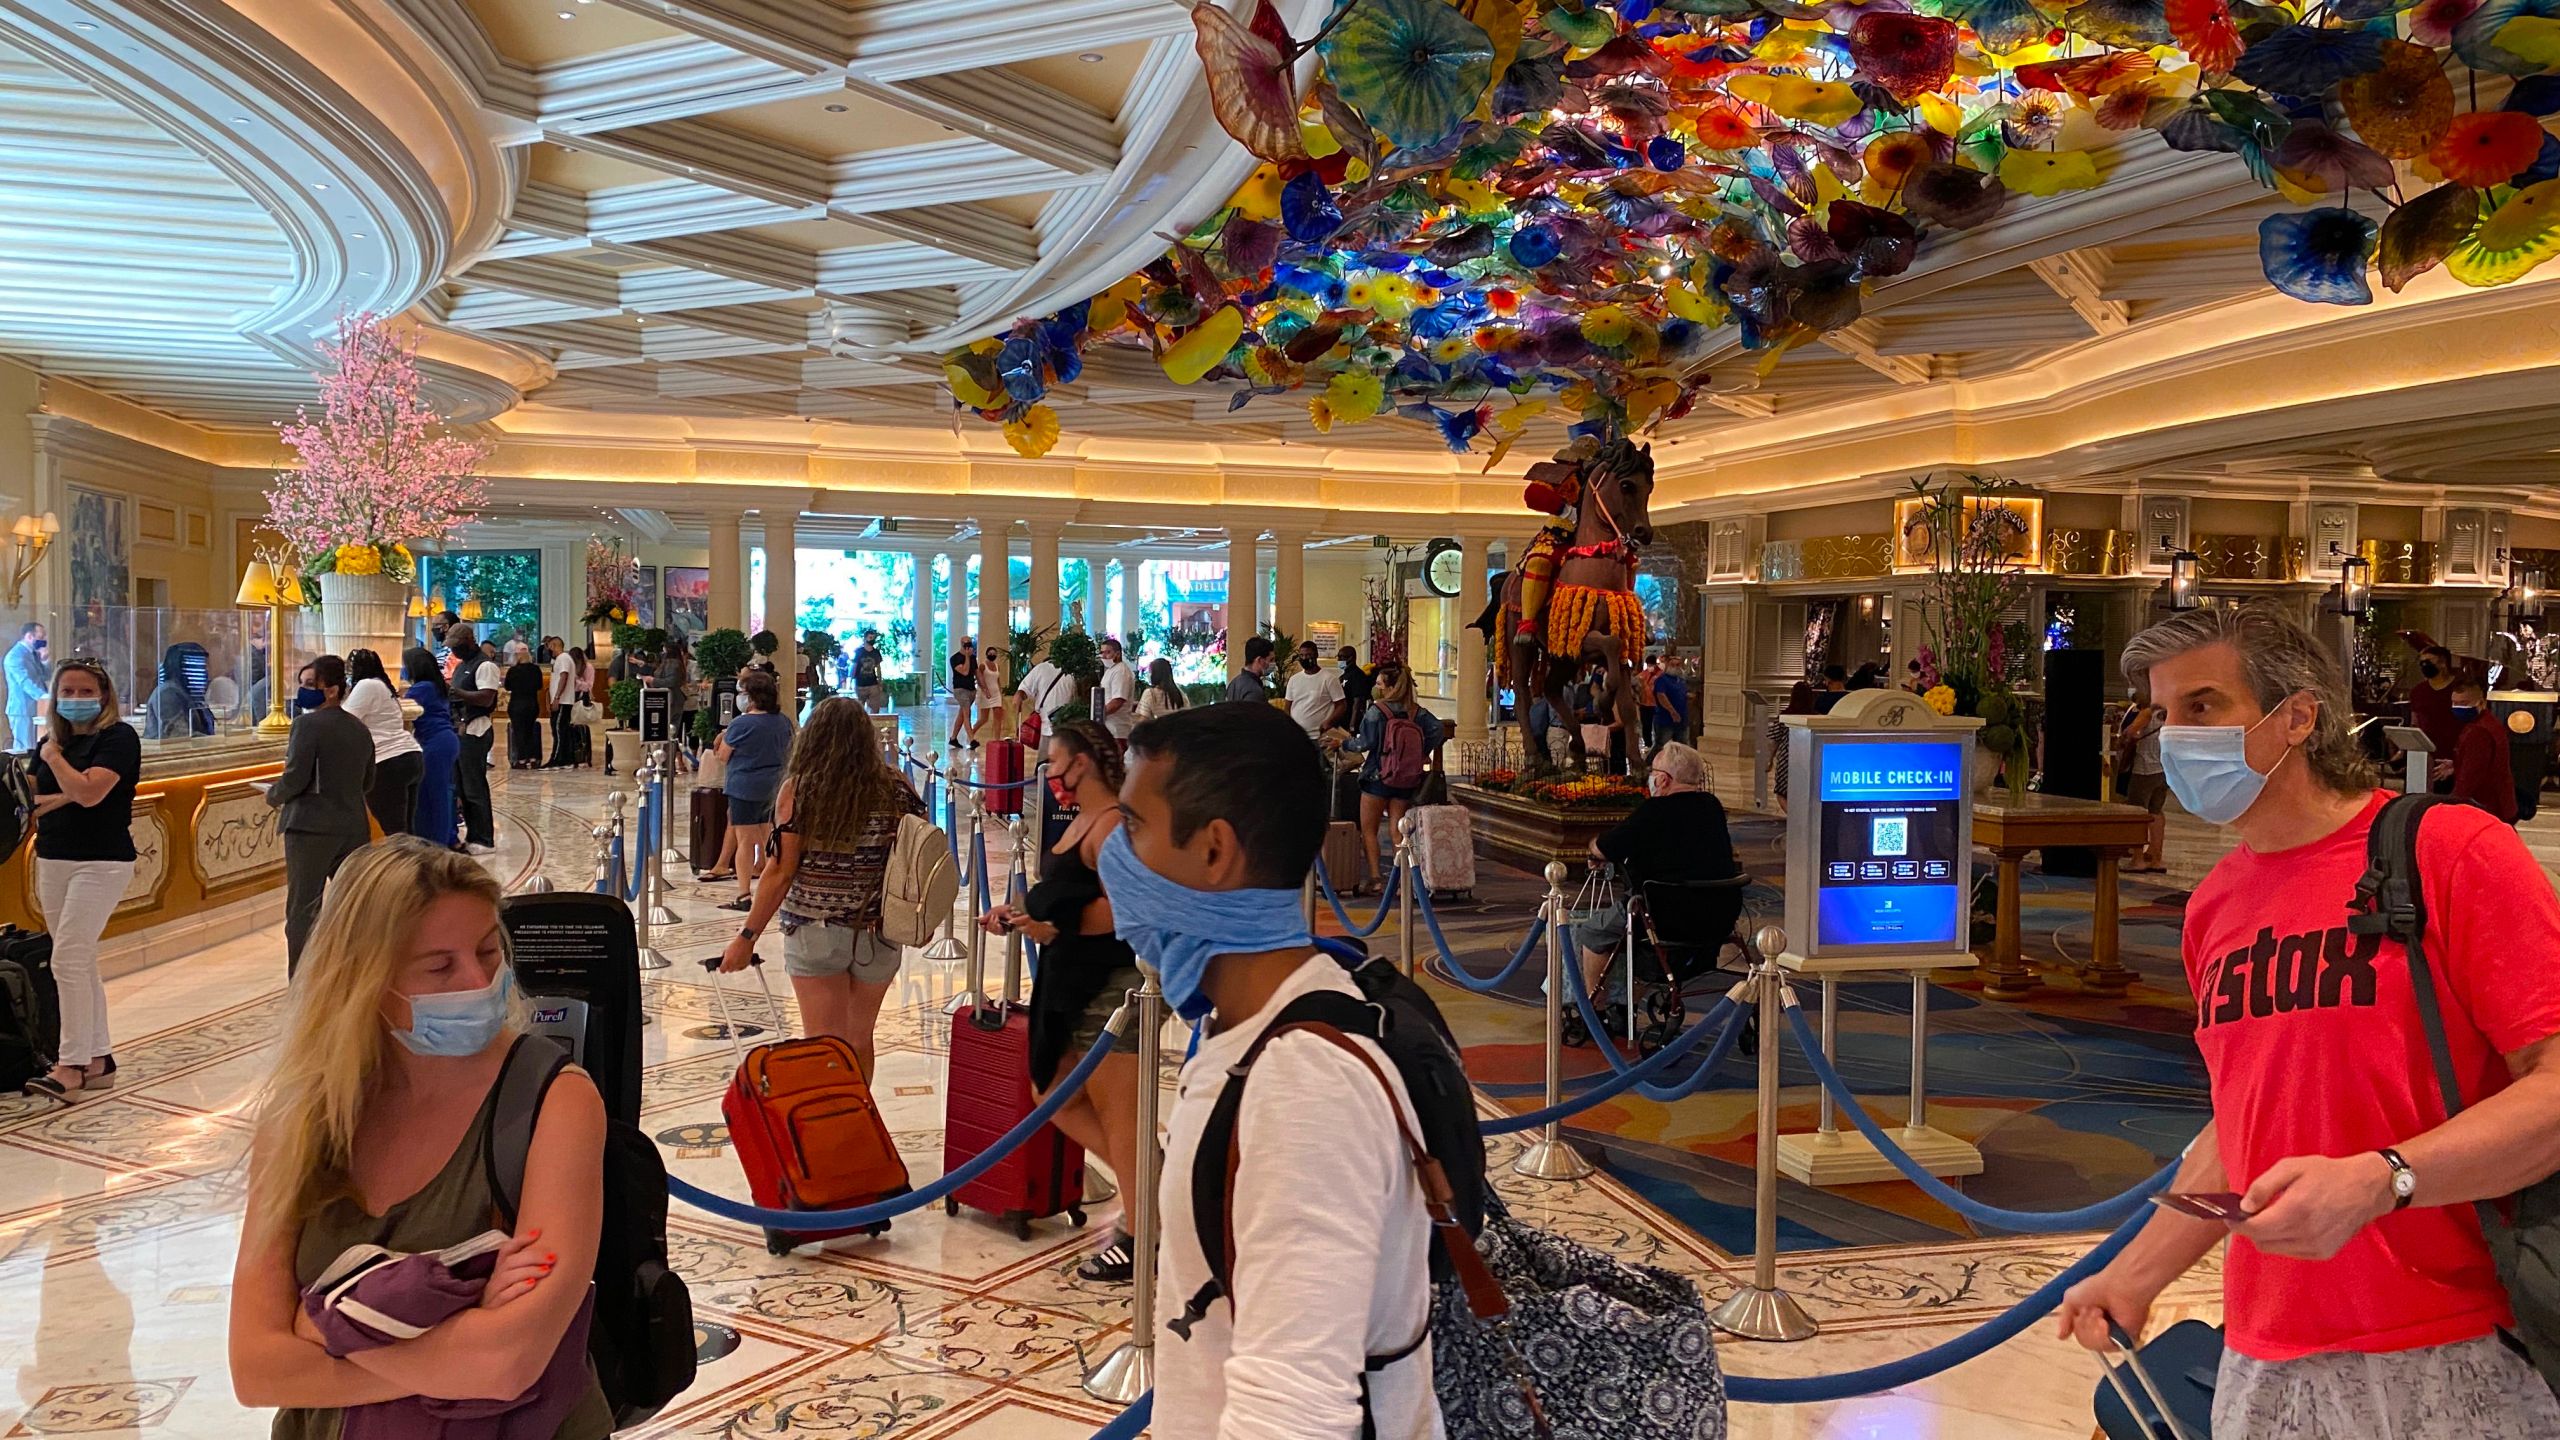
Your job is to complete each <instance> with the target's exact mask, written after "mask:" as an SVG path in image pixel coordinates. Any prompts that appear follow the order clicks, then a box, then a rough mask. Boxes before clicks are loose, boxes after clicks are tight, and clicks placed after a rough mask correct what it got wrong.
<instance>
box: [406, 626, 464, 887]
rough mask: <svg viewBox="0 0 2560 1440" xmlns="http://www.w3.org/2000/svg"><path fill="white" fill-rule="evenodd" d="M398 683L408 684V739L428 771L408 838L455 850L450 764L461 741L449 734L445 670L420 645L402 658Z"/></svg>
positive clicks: (420, 781)
mask: <svg viewBox="0 0 2560 1440" xmlns="http://www.w3.org/2000/svg"><path fill="white" fill-rule="evenodd" d="M400 678H401V679H403V680H405V681H407V682H408V683H409V688H408V689H407V690H404V691H402V692H401V693H402V695H403V696H404V697H405V698H407V699H410V700H414V701H416V702H417V704H418V719H417V723H416V724H414V725H411V726H410V727H409V733H410V734H412V735H414V736H416V737H417V739H418V751H419V753H420V754H421V755H423V756H424V757H425V760H426V766H425V769H424V771H423V773H421V774H420V775H419V777H418V810H417V815H416V817H415V818H414V819H412V820H411V821H410V823H409V833H410V834H412V835H415V836H417V837H418V838H419V839H421V840H425V841H427V842H429V843H430V844H435V845H443V846H448V847H450V846H451V845H452V844H453V762H454V761H455V760H457V759H459V758H460V757H461V755H462V737H461V736H459V735H456V734H454V733H453V709H452V706H451V704H450V703H449V702H448V701H447V699H446V695H445V688H444V667H443V666H441V665H438V664H437V663H436V657H435V655H434V653H433V652H431V651H429V650H428V649H427V648H426V647H425V646H423V645H412V646H410V647H409V648H408V649H407V650H406V651H404V652H402V654H401V656H400Z"/></svg>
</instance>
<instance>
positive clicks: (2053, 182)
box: [2000, 150, 2098, 195]
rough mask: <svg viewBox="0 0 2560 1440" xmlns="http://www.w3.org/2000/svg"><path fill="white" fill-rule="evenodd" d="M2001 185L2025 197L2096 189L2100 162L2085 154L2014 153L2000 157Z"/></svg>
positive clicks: (2018, 151)
mask: <svg viewBox="0 0 2560 1440" xmlns="http://www.w3.org/2000/svg"><path fill="white" fill-rule="evenodd" d="M2000 183H2001V184H2003V185H2006V186H2008V187H2009V188H2010V189H2012V190H2015V191H2017V192H2019V193H2020V194H2022V195H2059V194H2061V193H2062V192H2063V191H2065V190H2090V189H2095V188H2096V187H2097V184H2098V162H2097V160H2096V159H2095V158H2093V157H2092V156H2091V155H2090V154H2089V152H2088V151H2086V150H2012V151H2010V152H2009V153H2008V154H2006V155H2003V156H2001V157H2000Z"/></svg>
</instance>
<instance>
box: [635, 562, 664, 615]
mask: <svg viewBox="0 0 2560 1440" xmlns="http://www.w3.org/2000/svg"><path fill="white" fill-rule="evenodd" d="M635 568H637V569H638V571H639V573H640V593H639V598H638V601H637V603H636V604H635V605H634V607H633V608H635V609H637V610H638V611H639V612H640V618H639V619H638V620H637V621H636V622H634V623H636V624H638V625H639V627H640V628H641V629H643V630H646V629H649V628H650V627H652V626H654V625H656V624H658V623H659V622H658V616H659V615H660V614H662V613H663V607H661V606H660V605H659V604H658V567H657V566H655V565H641V566H638V567H635Z"/></svg>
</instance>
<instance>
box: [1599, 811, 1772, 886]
mask: <svg viewBox="0 0 2560 1440" xmlns="http://www.w3.org/2000/svg"><path fill="white" fill-rule="evenodd" d="M1599 845H1600V853H1601V854H1603V855H1606V856H1608V857H1609V858H1610V859H1611V860H1612V861H1614V862H1616V863H1617V864H1619V865H1622V866H1624V867H1626V869H1627V871H1628V873H1629V874H1630V875H1632V876H1633V877H1634V878H1635V879H1637V880H1639V881H1647V880H1668V881H1673V882H1675V883H1676V882H1679V881H1684V880H1722V879H1724V878H1726V877H1727V876H1731V875H1737V874H1740V873H1741V869H1742V867H1741V866H1739V865H1737V864H1735V863H1734V858H1733V835H1732V832H1730V831H1728V830H1727V829H1726V828H1725V823H1724V802H1723V801H1721V800H1718V799H1717V798H1716V797H1715V796H1713V795H1711V794H1709V793H1708V792H1706V791H1704V790H1684V791H1682V792H1680V793H1679V794H1677V795H1656V796H1654V797H1653V798H1651V799H1649V800H1647V801H1645V802H1644V803H1643V804H1641V805H1638V806H1637V807H1636V813H1634V814H1633V815H1630V816H1628V817H1627V818H1626V820H1625V822H1624V823H1623V824H1621V825H1619V826H1618V828H1617V829H1615V830H1612V831H1610V832H1609V833H1608V834H1606V835H1603V836H1601V837H1600V840H1599Z"/></svg>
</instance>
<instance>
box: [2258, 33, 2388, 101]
mask: <svg viewBox="0 0 2560 1440" xmlns="http://www.w3.org/2000/svg"><path fill="white" fill-rule="evenodd" d="M2389 38H2390V37H2389V36H2386V35H2382V34H2380V33H2377V32H2375V31H2372V30H2332V29H2329V28H2327V27H2326V26H2321V25H2287V26H2286V27H2284V28H2283V29H2281V30H2278V31H2276V32H2275V33H2274V34H2272V35H2269V36H2267V37H2266V38H2264V39H2262V40H2259V41H2257V42H2255V43H2253V44H2252V45H2250V47H2249V48H2248V50H2247V51H2246V52H2244V53H2243V54H2242V55H2241V56H2240V60H2239V63H2237V64H2235V65H2233V66H2232V67H2231V75H2232V78H2233V79H2236V80H2240V81H2242V82H2244V83H2246V84H2250V85H2255V86H2257V87H2258V88H2259V89H2261V90H2272V91H2274V92H2276V93H2277V94H2279V95H2318V94H2320V93H2322V92H2323V91H2325V90H2327V89H2328V88H2329V87H2330V86H2332V85H2335V84H2337V83H2338V82H2339V81H2341V80H2344V79H2347V78H2348V77H2350V76H2354V75H2369V74H2371V73H2373V72H2374V71H2376V70H2379V69H2381V68H2382V42H2383V41H2384V40H2386V39H2389Z"/></svg>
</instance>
